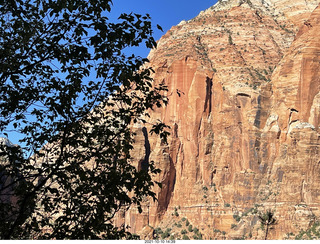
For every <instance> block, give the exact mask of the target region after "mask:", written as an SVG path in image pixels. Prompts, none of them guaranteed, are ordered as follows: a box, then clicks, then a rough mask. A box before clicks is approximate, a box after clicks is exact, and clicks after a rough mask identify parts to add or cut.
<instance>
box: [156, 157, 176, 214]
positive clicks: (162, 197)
mask: <svg viewBox="0 0 320 244" xmlns="http://www.w3.org/2000/svg"><path fill="white" fill-rule="evenodd" d="M169 161H170V167H169V169H168V170H167V172H165V175H164V180H163V181H162V182H161V183H162V189H161V191H160V193H159V196H158V208H157V212H158V214H160V215H162V214H163V213H164V212H165V211H167V209H168V206H169V203H170V200H171V197H172V194H173V191H174V186H175V183H176V168H175V167H174V163H173V161H172V158H171V156H169Z"/></svg>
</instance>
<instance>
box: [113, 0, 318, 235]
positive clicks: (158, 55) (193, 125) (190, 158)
mask: <svg viewBox="0 0 320 244" xmlns="http://www.w3.org/2000/svg"><path fill="white" fill-rule="evenodd" d="M262 2H264V4H263V3H262ZM319 2H320V1H315V0H313V1H304V0H290V3H289V1H288V0H265V1H260V0H248V1H247V0H246V1H244V0H229V1H228V0H224V1H219V3H218V4H217V5H215V6H213V7H211V8H210V9H208V10H206V11H203V12H201V13H200V14H199V15H198V16H197V17H195V18H194V19H192V20H189V21H183V22H181V23H180V24H179V25H178V26H175V27H172V28H171V30H169V31H168V33H167V34H165V35H164V36H163V37H162V38H161V39H160V40H159V42H158V48H157V49H156V50H153V51H152V52H151V53H150V55H149V59H150V61H151V62H150V65H152V66H153V67H154V69H155V71H156V73H155V77H154V79H155V82H161V81H165V83H166V85H167V86H168V88H169V91H168V97H169V104H168V106H167V107H164V108H160V109H157V110H155V111H154V112H152V113H151V118H150V121H155V120H157V119H161V120H163V121H164V122H165V123H166V124H168V125H169V126H171V136H170V138H169V141H168V145H163V144H162V143H161V141H160V140H158V139H157V138H156V137H153V136H150V135H149V136H146V131H148V130H149V129H150V128H149V127H148V126H147V125H136V126H135V128H134V129H135V130H136V131H137V132H138V134H137V139H136V145H135V150H134V152H133V161H134V162H135V163H137V162H139V161H141V160H143V159H144V157H145V154H146V150H145V143H146V141H147V142H148V143H149V145H150V155H149V157H150V160H154V161H155V162H156V163H157V166H158V167H159V168H160V169H161V170H162V172H161V174H160V175H159V176H157V179H156V180H157V181H160V182H162V184H163V187H162V189H158V188H156V189H155V191H156V192H157V194H158V199H159V201H158V202H156V203H153V202H149V201H148V200H146V204H145V207H144V212H143V214H142V215H139V214H138V213H137V211H136V210H135V209H134V208H133V209H131V210H129V211H128V212H127V213H125V214H123V217H122V223H123V221H124V220H125V221H126V222H125V223H126V224H129V225H130V226H131V227H132V231H133V232H137V233H140V232H141V230H142V229H143V228H144V227H145V226H147V225H150V226H153V227H157V226H160V227H167V226H169V224H172V223H173V222H172V221H173V219H174V220H175V221H179V218H182V217H187V218H188V220H190V222H192V223H193V225H194V226H197V228H199V229H200V231H201V233H203V235H204V238H206V239H210V238H220V239H221V238H224V236H226V238H227V239H234V238H240V237H243V236H245V237H246V238H248V239H255V238H257V239H262V238H264V235H265V233H264V232H263V231H262V230H261V229H259V227H260V222H259V220H258V217H257V215H258V212H262V211H266V210H267V209H271V210H273V211H275V217H276V218H277V219H278V224H277V225H276V226H275V228H274V229H273V230H271V231H270V233H269V236H268V238H270V239H284V238H285V237H286V234H287V233H289V232H293V233H295V234H297V233H298V232H299V231H300V229H305V228H307V227H308V226H309V224H310V223H312V221H314V217H313V214H315V215H316V216H320V212H319V208H320V192H319V190H318V189H319V187H320V168H319V167H320V164H319V152H320V151H319V149H320V148H319V147H320V141H319V138H320V137H319V134H318V133H319V119H320V118H319V114H320V111H319V110H320V80H319V77H320V74H319V72H320V71H319V70H320V59H319V52H320V24H319V23H320V8H319V7H318V8H317V9H315V8H316V6H317V5H318V4H319ZM314 9H315V10H314ZM313 10H314V11H313ZM312 11H313V13H312V15H311V12H312ZM310 15H311V16H310ZM300 26H301V27H300ZM297 33H298V34H297ZM296 34H297V35H296ZM177 90H179V91H181V94H180V96H179V95H178V94H177V92H176V91H177ZM139 126H140V127H139ZM144 126H145V127H144ZM143 130H144V131H143ZM175 209H178V210H175ZM175 211H177V212H178V215H179V217H177V216H175V215H176V214H175ZM173 216H174V217H173ZM118 221H120V222H121V218H119V219H118ZM120 222H119V223H120ZM231 227H232V228H231ZM214 229H215V230H216V232H214V231H213V230H214ZM217 230H220V232H218V231H217ZM222 231H225V232H226V235H221V234H219V235H218V234H217V233H221V232H222ZM141 233H142V232H141ZM177 236H178V234H177ZM177 236H176V237H177Z"/></svg>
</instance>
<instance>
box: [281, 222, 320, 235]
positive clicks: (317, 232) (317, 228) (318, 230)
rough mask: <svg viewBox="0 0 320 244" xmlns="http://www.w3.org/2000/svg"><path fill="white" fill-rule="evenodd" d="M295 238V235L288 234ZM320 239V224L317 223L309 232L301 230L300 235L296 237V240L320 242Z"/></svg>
mask: <svg viewBox="0 0 320 244" xmlns="http://www.w3.org/2000/svg"><path fill="white" fill-rule="evenodd" d="M287 235H288V236H293V235H294V234H293V233H289V234H287ZM319 239H320V222H318V221H317V222H315V223H313V225H312V226H311V227H310V228H309V229H307V230H301V231H300V232H299V234H298V235H296V236H295V240H319Z"/></svg>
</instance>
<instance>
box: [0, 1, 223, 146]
mask: <svg viewBox="0 0 320 244" xmlns="http://www.w3.org/2000/svg"><path fill="white" fill-rule="evenodd" d="M217 1H218V0H198V1H194V0H183V1H182V0H158V1H154V0H113V8H112V11H111V18H112V19H113V18H116V17H119V16H120V14H121V13H130V12H133V13H138V14H142V15H144V14H147V13H148V14H150V16H151V18H152V25H153V26H154V30H155V33H154V38H155V39H156V40H159V39H160V37H161V36H162V35H164V34H165V33H166V32H167V31H168V30H169V29H170V28H171V27H172V26H174V25H177V24H179V23H180V21H181V20H190V19H192V18H194V17H196V16H197V15H198V14H199V13H200V11H202V10H205V9H207V8H209V7H211V6H212V5H214V4H215V3H216V2H217ZM157 24H158V25H160V26H161V27H162V29H163V32H161V31H159V30H157V28H156V26H157ZM149 51H150V50H149V49H147V48H145V47H139V48H135V49H134V50H131V51H130V53H132V52H133V53H134V54H135V55H139V56H141V57H143V58H145V57H147V56H148V54H149ZM9 129H10V128H9ZM8 134H9V140H10V141H11V142H12V143H14V144H19V142H18V141H19V139H21V137H22V136H23V135H21V134H18V133H15V132H11V133H8ZM1 136H2V135H1Z"/></svg>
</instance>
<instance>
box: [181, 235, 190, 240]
mask: <svg viewBox="0 0 320 244" xmlns="http://www.w3.org/2000/svg"><path fill="white" fill-rule="evenodd" d="M182 240H190V239H189V237H188V236H187V235H183V237H182Z"/></svg>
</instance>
